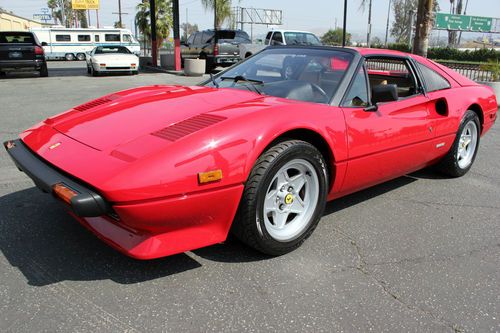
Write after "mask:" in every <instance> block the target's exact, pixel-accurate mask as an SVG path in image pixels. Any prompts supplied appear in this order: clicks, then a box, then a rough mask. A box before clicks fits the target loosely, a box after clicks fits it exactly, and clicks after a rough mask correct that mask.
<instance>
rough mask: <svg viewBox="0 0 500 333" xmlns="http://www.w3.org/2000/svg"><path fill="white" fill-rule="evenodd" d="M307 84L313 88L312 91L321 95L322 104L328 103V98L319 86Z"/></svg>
mask: <svg viewBox="0 0 500 333" xmlns="http://www.w3.org/2000/svg"><path fill="white" fill-rule="evenodd" d="M309 84H310V85H311V87H312V88H313V90H314V91H315V92H317V93H319V94H320V95H321V97H323V99H324V102H328V99H329V97H328V95H327V94H326V92H325V91H324V90H323V89H322V88H321V87H320V86H318V85H317V84H315V83H312V82H309Z"/></svg>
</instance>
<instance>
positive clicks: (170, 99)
mask: <svg viewBox="0 0 500 333" xmlns="http://www.w3.org/2000/svg"><path fill="white" fill-rule="evenodd" d="M258 98H260V97H259V96H256V95H255V94H253V93H249V92H246V91H239V90H232V89H231V90H229V89H213V88H207V87H182V86H149V87H141V88H136V89H132V90H128V91H122V92H118V93H115V94H112V95H108V96H104V97H102V98H99V99H97V100H94V101H91V102H88V103H85V104H82V105H80V106H77V107H75V108H74V109H73V110H70V111H69V112H66V113H64V114H62V115H59V116H56V117H53V118H49V119H47V120H46V123H47V124H49V125H51V126H52V127H53V128H54V129H55V130H57V131H59V132H60V133H63V134H64V135H66V136H68V137H71V138H72V139H74V140H76V141H78V142H80V143H83V144H85V145H87V146H89V147H92V148H94V149H97V150H100V151H113V150H115V149H118V148H119V147H120V146H122V145H130V144H134V142H136V143H137V144H138V145H142V146H146V145H147V144H148V140H149V139H150V137H151V134H153V135H157V136H162V135H166V136H168V135H170V136H173V137H174V139H175V138H178V137H179V136H182V135H183V134H185V133H184V132H185V131H186V130H187V131H189V129H191V128H193V129H194V127H200V129H201V127H203V125H205V124H206V125H209V124H210V123H213V122H217V121H218V120H220V119H221V117H220V116H217V115H216V114H217V112H216V111H219V110H224V109H227V108H228V107H229V108H231V107H234V106H235V105H237V104H242V103H245V102H248V101H252V100H255V99H258ZM186 120H189V121H188V122H186ZM174 124H180V125H181V126H180V127H182V128H175V127H173V126H172V125H174ZM183 125H185V126H183ZM166 129H168V130H167V132H165V130H166ZM179 131H184V132H183V133H179ZM138 141H139V142H138ZM172 141H174V140H172Z"/></svg>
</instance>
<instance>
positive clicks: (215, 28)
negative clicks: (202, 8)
mask: <svg viewBox="0 0 500 333" xmlns="http://www.w3.org/2000/svg"><path fill="white" fill-rule="evenodd" d="M214 30H217V0H214Z"/></svg>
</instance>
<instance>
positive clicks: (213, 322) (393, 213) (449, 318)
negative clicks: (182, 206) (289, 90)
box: [0, 62, 500, 332]
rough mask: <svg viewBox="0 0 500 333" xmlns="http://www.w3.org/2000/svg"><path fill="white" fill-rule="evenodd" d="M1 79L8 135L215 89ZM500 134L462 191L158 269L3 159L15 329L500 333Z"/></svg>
mask: <svg viewBox="0 0 500 333" xmlns="http://www.w3.org/2000/svg"><path fill="white" fill-rule="evenodd" d="M50 67H51V69H52V72H51V73H52V74H51V77H49V78H46V79H45V78H35V77H30V76H29V75H23V76H22V77H16V78H13V77H8V78H6V79H2V80H0V100H1V101H2V106H1V108H0V115H1V116H2V121H1V122H0V136H1V138H0V139H2V141H3V140H5V139H8V138H10V137H12V136H13V135H15V134H13V133H18V132H20V131H21V130H23V129H25V128H27V127H29V126H31V125H32V124H34V123H36V122H38V121H40V120H42V119H44V118H45V117H48V116H51V115H54V114H56V113H59V112H61V111H63V110H64V109H66V108H69V107H70V106H73V105H77V104H79V103H82V102H84V101H86V100H89V99H92V98H96V97H98V96H100V95H103V94H106V93H108V92H112V91H116V90H119V89H125V88H128V87H132V86H139V85H145V84H162V83H179V84H188V83H196V82H197V81H198V80H199V79H194V80H193V79H191V78H186V77H176V76H171V75H166V74H156V73H150V74H148V73H146V74H141V75H139V76H123V77H122V76H119V77H117V76H113V77H102V78H101V77H100V78H91V77H87V76H86V75H85V65H84V64H83V63H77V62H71V63H65V62H52V63H50ZM498 142H500V129H499V128H498V124H496V125H495V126H494V127H493V129H492V130H491V132H490V133H488V135H486V136H485V137H484V138H483V139H482V141H481V144H480V151H479V154H478V156H477V159H476V162H475V165H474V166H473V168H472V170H471V171H470V172H469V173H468V174H467V175H466V176H464V177H462V178H459V179H446V178H441V177H440V176H439V175H436V174H434V173H433V172H432V171H428V170H425V171H420V172H417V173H414V174H411V175H408V176H405V177H401V178H398V179H395V180H393V181H390V182H387V183H384V184H381V185H379V186H376V187H373V188H371V189H368V190H365V191H362V192H359V193H356V194H353V195H350V196H348V197H345V198H341V199H339V200H336V201H333V202H331V203H329V204H328V205H327V210H326V212H325V216H324V217H323V219H322V220H321V222H320V224H319V226H318V228H317V229H316V231H315V232H314V234H313V235H312V236H311V237H310V238H309V239H308V241H307V242H306V243H305V244H304V245H303V246H302V247H301V248H300V249H298V250H297V251H295V252H293V253H290V254H288V255H285V256H282V257H277V258H269V257H265V256H262V255H260V254H258V253H255V252H254V251H252V250H250V249H248V248H246V247H244V246H243V245H241V244H239V243H238V242H236V241H232V240H229V241H227V242H226V243H225V244H219V245H215V246H212V247H208V248H204V249H200V250H196V251H192V252H188V253H185V254H181V255H177V256H172V257H167V258H163V259H158V260H153V261H146V262H144V261H135V260H133V259H129V258H127V257H124V256H123V255H121V254H119V253H117V252H116V251H114V250H113V249H111V248H110V247H108V246H107V245H105V244H103V243H102V242H101V241H99V240H98V239H97V238H96V237H94V236H93V235H92V234H91V233H89V232H88V231H87V230H86V229H84V228H83V227H81V226H80V225H79V224H78V223H77V222H76V221H74V220H73V219H72V218H71V217H70V216H69V215H67V214H66V212H65V211H64V209H63V208H62V207H61V206H59V204H57V203H56V202H54V201H53V200H52V199H51V198H50V197H49V196H48V195H45V194H42V193H41V192H40V191H38V190H37V189H36V188H34V187H33V184H32V183H31V181H30V180H29V179H28V178H27V177H26V176H25V175H24V174H22V173H20V172H19V171H18V170H17V169H16V168H15V167H14V166H13V164H12V163H11V161H10V160H9V159H8V157H7V154H6V153H5V152H4V151H3V150H1V151H0V170H1V172H0V331H2V332H31V331H34V330H36V331H39V332H66V331H71V332H88V331H116V332H146V331H162V332H211V331H213V332H221V331H224V332H240V331H249V332H261V331H280V332H299V331H300V332H303V331H307V332H332V331H338V332H368V331H375V332H500V283H499V280H500V225H499V223H500V222H499V221H500V145H499V144H498Z"/></svg>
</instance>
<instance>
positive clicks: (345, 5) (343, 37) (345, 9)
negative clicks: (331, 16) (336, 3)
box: [342, 0, 347, 47]
mask: <svg viewBox="0 0 500 333" xmlns="http://www.w3.org/2000/svg"><path fill="white" fill-rule="evenodd" d="M342 25H343V31H342V47H345V44H346V40H345V37H346V28H347V0H344V22H342Z"/></svg>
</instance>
